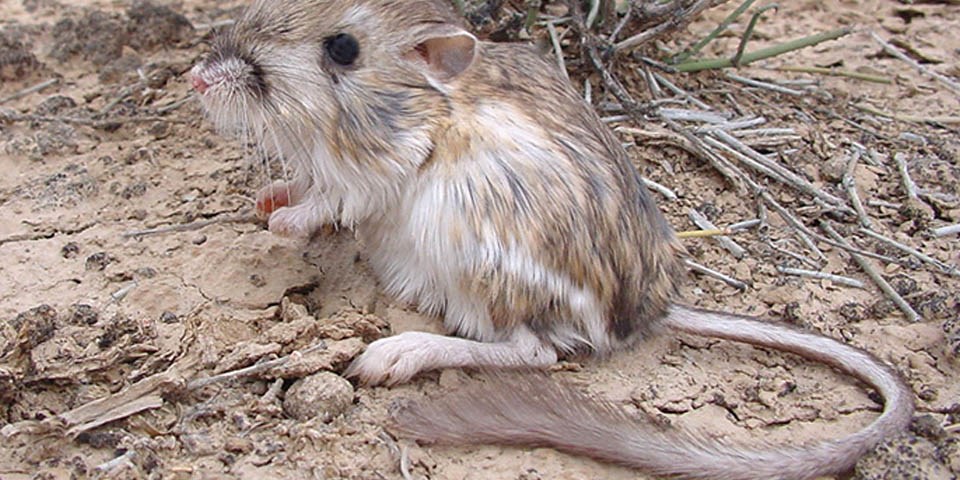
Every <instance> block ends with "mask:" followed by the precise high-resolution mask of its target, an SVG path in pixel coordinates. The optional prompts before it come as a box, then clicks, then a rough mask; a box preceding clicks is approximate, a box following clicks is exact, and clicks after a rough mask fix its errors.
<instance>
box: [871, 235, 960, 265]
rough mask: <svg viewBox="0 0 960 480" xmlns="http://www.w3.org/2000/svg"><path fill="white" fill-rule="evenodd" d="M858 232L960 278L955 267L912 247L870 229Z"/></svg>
mask: <svg viewBox="0 0 960 480" xmlns="http://www.w3.org/2000/svg"><path fill="white" fill-rule="evenodd" d="M860 232H861V233H863V234H864V235H867V236H868V237H872V238H874V239H876V240H879V241H881V242H883V243H886V244H887V245H890V246H891V247H894V248H897V249H900V250H902V251H904V252H906V253H909V254H910V255H913V256H914V257H917V258H918V259H920V260H922V261H924V262H927V263H929V264H931V265H933V266H935V267H937V268H939V269H940V270H941V271H942V272H943V273H947V274H950V275H954V276H960V270H958V269H957V267H956V265H950V264H946V263H943V262H941V261H940V260H937V259H936V258H933V257H931V256H929V255H926V254H924V253H923V252H921V251H919V250H917V249H915V248H913V247H910V246H907V245H904V244H902V243H900V242H898V241H896V240H894V239H892V238H887V237H884V236H883V235H880V234H879V233H877V232H874V231H873V230H870V229H868V228H861V229H860Z"/></svg>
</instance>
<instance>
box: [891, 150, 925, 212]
mask: <svg viewBox="0 0 960 480" xmlns="http://www.w3.org/2000/svg"><path fill="white" fill-rule="evenodd" d="M906 157H907V154H905V153H903V152H898V153H897V154H895V155H894V156H893V161H895V162H897V171H898V172H900V185H901V186H902V187H903V191H904V192H905V193H906V194H907V197H909V198H910V199H911V200H915V201H917V202H919V201H920V196H919V195H918V194H917V184H916V183H915V182H914V181H913V179H912V178H910V170H909V169H908V168H907V158H906Z"/></svg>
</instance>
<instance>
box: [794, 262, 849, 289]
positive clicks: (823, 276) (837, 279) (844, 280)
mask: <svg viewBox="0 0 960 480" xmlns="http://www.w3.org/2000/svg"><path fill="white" fill-rule="evenodd" d="M777 270H779V271H780V273H785V274H787V275H796V276H799V277H807V278H815V279H817V280H829V281H831V282H833V283H839V284H841V285H846V286H848V287H856V288H865V286H864V284H863V282H861V281H860V280H857V279H855V278H850V277H842V276H840V275H834V274H832V273H826V272H818V271H814V270H801V269H799V268H790V267H777Z"/></svg>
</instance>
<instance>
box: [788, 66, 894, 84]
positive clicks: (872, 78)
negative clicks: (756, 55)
mask: <svg viewBox="0 0 960 480" xmlns="http://www.w3.org/2000/svg"><path fill="white" fill-rule="evenodd" d="M777 70H782V71H784V72H799V73H814V74H819V75H832V76H835V77H848V78H853V79H856V80H863V81H865V82H873V83H884V84H887V85H889V84H891V83H893V80H890V79H889V78H887V77H881V76H880V75H871V74H869V73H860V72H851V71H850V70H837V69H834V68H824V67H807V66H802V65H799V66H785V67H778V68H777Z"/></svg>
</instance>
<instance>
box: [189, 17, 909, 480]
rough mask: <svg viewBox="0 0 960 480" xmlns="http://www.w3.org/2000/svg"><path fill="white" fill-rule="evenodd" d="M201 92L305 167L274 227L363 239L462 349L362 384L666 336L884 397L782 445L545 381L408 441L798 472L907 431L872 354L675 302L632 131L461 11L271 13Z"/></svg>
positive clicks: (440, 340)
mask: <svg viewBox="0 0 960 480" xmlns="http://www.w3.org/2000/svg"><path fill="white" fill-rule="evenodd" d="M192 78H193V86H194V88H195V90H196V91H197V92H198V93H199V94H200V98H201V101H202V103H203V105H204V106H205V108H206V109H207V111H208V112H209V115H210V117H211V118H212V120H213V121H214V123H215V124H216V125H217V126H218V127H219V128H220V129H221V130H223V131H229V132H233V133H236V134H238V135H240V136H241V137H244V139H246V140H253V141H255V142H257V143H258V144H259V145H260V147H261V148H263V149H265V150H266V151H267V152H269V153H270V154H272V155H275V156H277V157H279V158H281V159H282V160H283V161H284V163H285V165H286V166H288V167H289V168H290V170H291V171H290V175H291V181H289V182H285V183H284V182H281V183H275V184H273V185H270V186H268V187H266V188H265V189H264V190H262V191H261V192H260V193H259V194H258V208H259V209H260V210H261V212H262V213H265V214H268V215H269V228H270V231H272V232H274V233H276V234H279V235H285V236H300V237H305V236H309V235H310V234H311V233H312V232H314V231H315V230H316V229H317V228H318V227H320V226H321V225H323V224H327V223H332V222H339V223H341V224H345V225H347V226H352V227H355V228H356V230H357V232H358V233H359V234H360V236H361V237H362V238H363V240H364V241H365V244H366V247H367V248H368V250H369V255H370V263H371V265H372V267H373V268H374V270H375V271H376V272H377V274H378V276H379V278H380V280H381V282H382V284H383V288H384V289H385V290H386V291H387V292H388V293H390V294H392V295H394V296H396V297H397V298H398V299H400V300H403V301H408V302H415V303H416V304H417V305H418V308H419V309H420V310H421V311H423V312H425V313H428V314H432V315H442V316H443V319H444V325H445V327H446V328H447V329H448V330H449V331H450V332H452V333H454V334H455V335H457V337H452V336H442V335H434V334H429V333H422V332H406V333H401V334H399V335H394V336H392V337H388V338H384V339H381V340H378V341H376V342H374V343H372V344H370V345H369V346H368V347H367V350H366V351H365V352H364V353H363V354H362V355H361V356H360V357H358V358H357V359H356V360H355V361H354V363H353V364H352V365H351V366H350V368H349V369H348V372H347V374H348V375H349V376H353V377H356V378H358V379H359V380H360V381H362V382H364V383H367V384H395V383H399V382H404V381H407V380H409V379H410V378H411V377H413V376H414V375H415V374H416V373H418V372H420V371H424V370H428V369H440V368H449V367H482V368H488V369H498V368H523V367H544V366H548V365H551V364H553V363H555V362H556V361H557V358H558V356H567V355H574V354H584V353H589V354H595V355H599V356H603V355H606V354H609V353H610V352H613V351H616V350H618V349H624V348H627V347H630V346H633V345H636V344H637V343H638V342H639V341H640V340H641V339H642V338H643V337H644V336H645V335H646V334H648V333H649V332H650V331H651V330H652V328H653V327H658V328H665V329H672V330H675V331H679V332H685V333H692V334H696V335H704V336H710V337H716V338H722V339H729V340H736V341H740V342H746V343H750V344H753V345H759V346H764V347H772V348H777V349H780V350H783V351H787V352H791V353H795V354H799V355H802V356H804V357H807V358H810V359H813V360H817V361H820V362H823V363H826V364H828V365H830V366H832V367H834V368H836V369H839V370H842V371H844V372H846V373H849V374H851V375H853V376H855V377H856V378H858V379H860V380H862V381H864V382H865V383H866V384H868V385H870V386H871V387H873V388H875V389H876V390H877V391H878V392H879V393H880V394H881V395H882V396H883V398H884V402H885V406H884V410H883V413H882V414H881V415H880V416H879V418H877V419H876V420H875V421H874V422H873V423H872V424H870V425H869V426H867V427H866V428H864V429H863V430H861V431H860V432H858V433H855V434H853V435H850V436H848V437H846V438H843V439H841V440H835V441H828V442H823V443H819V444H814V445H811V446H804V447H789V448H781V449H776V448H773V449H770V450H764V449H754V448H750V447H741V446H732V445H728V444H718V443H715V442H711V441H708V440H707V439H705V438H699V437H696V436H693V435H692V434H686V433H665V432H660V431H656V430H650V429H645V428H643V427H640V426H635V425H634V424H633V423H629V422H623V421H622V420H621V418H620V417H621V416H622V415H620V416H618V415H617V414H615V413H614V412H611V411H610V408H609V407H604V406H603V405H602V404H600V403H595V402H591V401H589V400H586V399H585V398H583V397H582V396H577V395H575V394H571V393H570V392H569V391H567V390H564V389H563V388H561V387H557V386H555V385H552V384H551V383H550V382H548V381H545V380H543V379H542V377H538V376H535V375H534V376H527V377H524V378H526V379H527V380H523V381H518V382H513V383H511V382H509V381H504V382H500V383H496V382H495V384H494V385H493V386H492V387H490V388H491V389H490V390H489V391H485V392H481V394H479V395H472V396H458V397H450V398H449V399H448V400H447V401H446V403H444V401H442V400H441V401H440V402H438V403H437V404H435V405H433V406H431V405H423V406H413V407H411V408H408V409H405V410H402V411H401V412H400V415H399V416H398V418H397V421H398V423H399V426H400V427H401V428H402V429H403V430H404V431H406V432H407V433H409V434H410V435H411V436H414V437H416V438H420V439H426V440H442V441H497V442H508V443H521V444H528V445H529V444H545V445H550V446H553V447H555V448H558V449H561V450H565V451H569V452H573V453H577V454H584V455H589V456H593V457H596V458H599V459H604V460H608V461H614V462H619V463H623V464H626V465H630V466H634V467H637V468H642V469H645V470H646V471H649V472H652V473H657V474H672V475H679V476H685V477H699V478H725V479H748V478H783V479H787V478H789V479H800V478H812V477H816V476H820V475H825V474H830V473H835V472H839V471H843V470H846V469H848V468H850V467H851V466H852V465H853V464H854V463H855V462H856V460H857V458H858V457H860V456H861V455H862V454H864V453H865V452H867V451H869V450H870V449H871V448H872V447H873V446H874V445H875V444H876V443H877V442H879V441H880V440H881V439H883V438H884V437H885V436H888V435H891V434H894V433H896V432H898V431H900V430H902V429H903V428H904V427H905V426H906V425H907V424H908V423H909V421H910V418H911V415H912V412H913V400H912V398H913V396H912V394H911V391H910V389H909V388H908V387H907V386H905V385H904V383H903V382H902V381H901V380H900V379H899V377H898V376H897V375H896V374H895V373H894V372H893V371H892V370H891V369H890V368H888V367H887V366H885V365H884V364H882V363H881V362H880V361H879V360H877V359H875V358H874V357H873V356H871V355H870V354H868V353H866V352H863V351H861V350H859V349H857V348H854V347H850V346H847V345H845V344H843V343H841V342H838V341H835V340H832V339H829V338H827V337H824V336H821V335H817V334H813V333H807V332H803V331H800V330H798V329H794V328H790V327H787V326H781V325H776V324H771V323H767V322H763V321H759V320H756V319H752V318H748V317H743V316H738V315H732V314H726V313H718V312H709V311H704V310H699V309H694V308H690V307H685V306H682V305H679V304H677V303H676V302H675V299H676V297H677V288H678V281H679V279H680V278H681V277H682V276H683V273H684V269H683V266H682V263H681V260H680V258H681V255H680V253H681V247H680V246H679V244H678V241H677V239H676V237H675V235H674V233H673V231H672V229H671V228H670V226H669V225H668V223H667V221H666V220H665V218H664V217H663V215H662V214H661V213H660V211H659V210H658V209H657V207H656V205H655V204H654V202H653V200H652V198H651V196H650V194H649V193H648V192H647V190H646V188H645V187H644V185H643V183H642V181H641V178H640V176H639V174H638V172H637V171H636V170H635V168H634V167H633V166H632V165H631V163H630V161H629V158H628V156H627V154H626V152H625V151H624V150H623V148H622V147H621V146H620V144H619V142H618V140H617V138H616V137H615V136H614V135H613V134H612V133H611V132H610V131H609V130H608V129H607V128H606V127H605V126H604V125H603V124H602V123H601V121H600V120H599V119H598V117H597V116H596V114H595V113H594V111H593V110H592V109H591V108H590V107H589V106H588V105H587V104H585V103H584V102H583V100H581V98H580V97H579V96H578V95H577V93H576V92H575V90H574V89H573V88H572V87H571V86H570V85H569V84H568V83H567V82H566V81H565V80H564V79H563V77H562V75H561V74H560V72H559V71H558V69H557V68H556V67H555V66H554V65H553V64H552V63H550V62H547V61H546V60H544V59H543V58H541V57H540V55H539V54H537V53H536V52H535V51H534V50H533V49H532V48H531V47H529V46H523V45H505V44H494V43H488V42H481V41H478V40H477V39H476V38H475V37H474V36H473V35H472V34H470V33H469V32H468V31H466V30H465V29H464V27H462V26H461V23H460V21H459V20H458V18H457V16H456V15H455V14H454V13H453V12H452V10H451V9H450V7H449V6H448V5H447V4H446V2H445V1H443V0H408V1H401V0H303V1H295V0H280V1H267V0H259V1H256V2H255V3H253V5H252V6H251V7H249V9H248V10H247V11H246V12H245V13H244V15H243V16H242V18H240V19H239V20H238V22H237V23H236V24H235V25H233V26H232V27H231V28H229V29H228V30H226V31H225V32H223V33H221V34H219V35H218V36H216V37H215V40H214V42H213V51H212V53H211V54H210V55H209V57H208V58H207V59H205V60H204V61H202V62H200V63H199V64H198V65H197V66H196V67H195V68H194V69H193V71H192ZM538 378H539V379H540V380H538ZM541 380H542V381H541Z"/></svg>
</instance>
